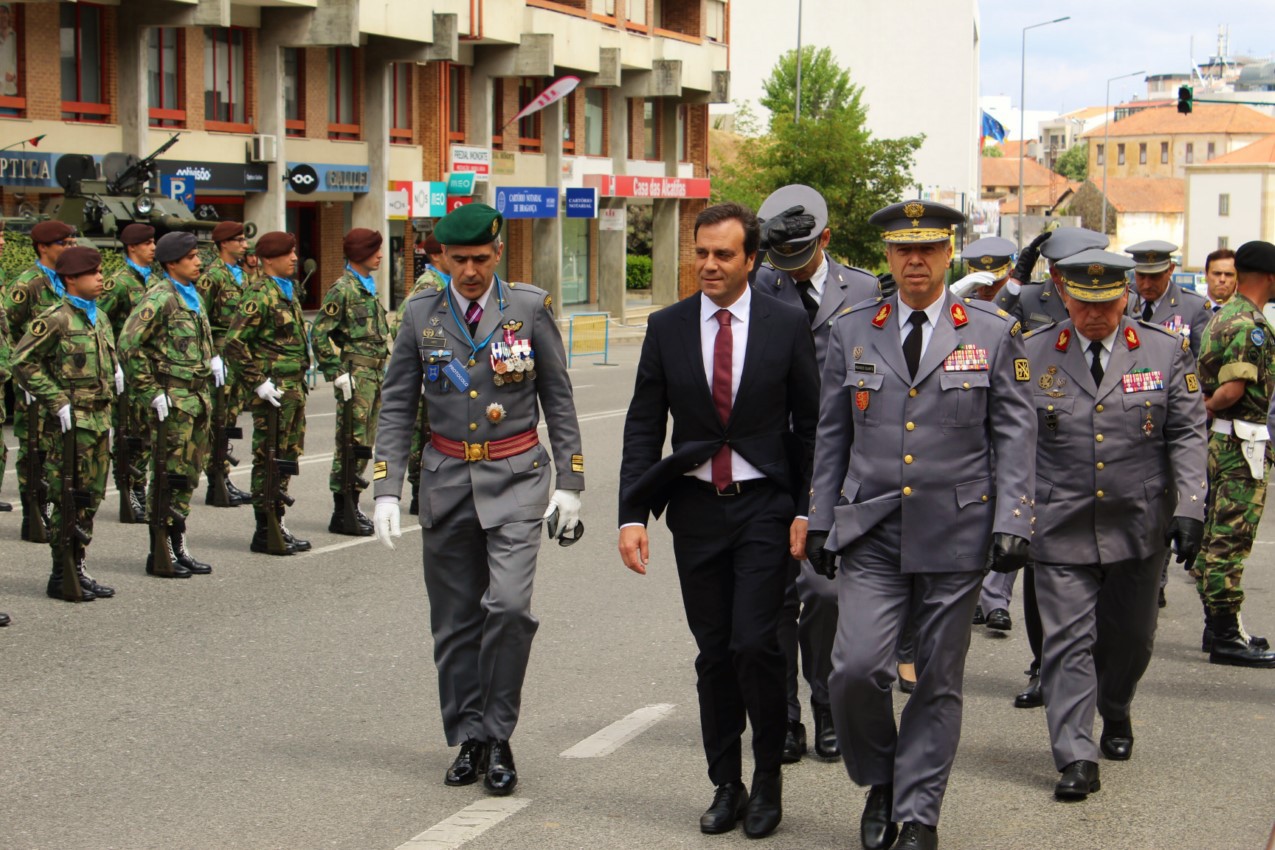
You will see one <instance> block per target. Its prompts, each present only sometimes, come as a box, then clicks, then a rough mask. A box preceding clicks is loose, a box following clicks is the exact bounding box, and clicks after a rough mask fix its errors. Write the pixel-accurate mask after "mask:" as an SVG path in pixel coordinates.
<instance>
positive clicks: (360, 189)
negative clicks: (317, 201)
mask: <svg viewBox="0 0 1275 850" xmlns="http://www.w3.org/2000/svg"><path fill="white" fill-rule="evenodd" d="M303 165H308V167H309V168H312V169H314V175H313V179H315V180H317V181H318V182H317V184H316V185H315V186H314V188H313V190H312V191H315V192H354V193H359V194H361V193H365V192H367V191H369V189H370V188H371V187H370V186H369V181H370V180H371V179H372V170H371V169H370V168H368V167H367V166H366V165H338V164H332V163H320V162H312V163H299V162H289V163H288V173H289V174H293V173H301V174H302V175H303V176H306V177H308V176H310V173H309V172H308V171H306V169H305V168H301V169H298V168H297V166H303ZM290 188H291V189H292V190H293V191H296V190H297V189H298V186H297V185H296V184H295V182H294V183H292V184H291V185H290Z"/></svg>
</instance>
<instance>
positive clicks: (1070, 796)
mask: <svg viewBox="0 0 1275 850" xmlns="http://www.w3.org/2000/svg"><path fill="white" fill-rule="evenodd" d="M1101 787H1102V783H1101V782H1099V781H1098V765H1096V764H1094V763H1093V762H1091V761H1084V760H1081V761H1073V762H1072V763H1071V764H1069V765H1067V766H1066V767H1064V768H1063V770H1062V778H1061V779H1059V780H1058V784H1057V785H1055V786H1054V796H1055V797H1056V798H1058V799H1059V800H1083V799H1085V798H1086V797H1088V796H1089V795H1090V794H1092V793H1094V792H1095V791H1097V790H1098V789H1099V788H1101Z"/></svg>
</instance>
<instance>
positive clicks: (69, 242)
mask: <svg viewBox="0 0 1275 850" xmlns="http://www.w3.org/2000/svg"><path fill="white" fill-rule="evenodd" d="M57 244H59V245H61V246H62V247H63V248H74V247H75V246H76V245H79V244H80V243H79V242H77V241H75V240H74V239H63V240H62V241H61V242H59V243H57Z"/></svg>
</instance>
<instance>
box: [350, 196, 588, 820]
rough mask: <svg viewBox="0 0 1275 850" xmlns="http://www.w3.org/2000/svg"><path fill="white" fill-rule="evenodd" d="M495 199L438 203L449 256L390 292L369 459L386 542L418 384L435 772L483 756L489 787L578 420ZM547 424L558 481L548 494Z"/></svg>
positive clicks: (547, 320) (507, 789)
mask: <svg viewBox="0 0 1275 850" xmlns="http://www.w3.org/2000/svg"><path fill="white" fill-rule="evenodd" d="M501 222H502V219H501V216H500V214H499V213H497V212H496V210H494V209H492V208H491V207H489V206H487V205H486V204H468V205H466V206H463V207H460V208H459V209H457V210H455V211H453V212H451V213H450V214H448V215H447V216H446V217H444V218H443V219H442V220H441V221H439V223H438V225H437V227H436V228H435V230H434V233H435V235H436V236H437V237H438V239H439V241H440V242H442V243H443V246H444V249H445V251H446V253H447V256H448V262H449V268H450V269H451V271H452V279H451V282H450V283H448V284H446V285H444V286H443V287H442V288H437V289H435V288H430V289H425V290H423V291H421V292H418V293H417V294H415V295H413V296H412V297H411V298H409V299H408V300H407V302H406V303H405V305H404V307H403V319H402V326H401V328H400V329H399V332H398V337H397V340H396V343H395V346H394V353H393V355H392V356H391V358H390V366H389V371H388V373H387V374H386V376H385V383H384V386H383V390H382V406H381V414H380V418H379V420H378V436H377V441H376V456H375V464H374V466H373V470H372V479H373V482H374V491H375V495H376V510H375V513H374V516H373V525H374V527H375V530H376V534H377V537H378V538H380V540H381V541H382V542H383V543H385V544H386V545H387V546H390V547H391V548H393V540H392V538H393V537H395V536H398V534H399V496H400V493H401V492H402V487H403V477H404V475H405V474H406V472H407V457H408V449H409V446H410V444H411V440H412V432H413V430H414V429H415V427H416V423H417V411H418V407H419V402H420V400H421V397H422V395H423V396H424V400H425V405H426V407H427V408H428V412H429V424H430V427H431V429H432V431H431V434H430V441H429V444H428V445H426V447H425V450H424V453H423V459H422V462H421V470H422V471H421V476H422V483H423V484H424V485H425V486H424V487H422V489H421V495H422V498H421V503H420V523H421V526H422V529H423V533H422V538H423V544H424V547H423V548H424V563H425V589H426V591H427V592H428V594H429V602H430V628H431V630H432V632H433V635H434V661H435V663H436V665H437V666H438V686H439V694H440V702H441V708H442V715H443V730H444V732H445V734H446V736H447V743H448V744H449V745H450V746H456V745H457V744H460V745H461V748H460V754H459V755H458V756H457V757H456V759H455V761H454V762H453V763H452V765H451V767H450V768H449V769H448V771H447V774H446V776H445V778H444V781H445V782H446V784H448V785H468V784H470V783H472V782H475V781H476V780H477V779H478V776H479V774H480V773H484V772H485V776H484V777H483V783H484V785H485V786H486V788H487V790H488V791H489V792H491V793H492V794H496V795H504V794H509V793H511V792H512V791H513V790H514V786H515V785H516V784H517V782H518V774H517V770H516V768H515V766H514V759H513V751H512V750H511V749H510V746H509V738H510V736H511V735H512V734H513V731H514V726H515V725H516V724H517V722H518V713H519V706H520V702H521V694H522V684H523V678H524V675H525V673H526V669H527V659H528V657H529V656H530V653H531V640H532V637H533V636H534V635H535V633H536V628H537V626H538V625H539V622H538V621H537V620H536V618H535V617H534V616H533V615H532V613H531V589H532V580H533V579H534V577H535V571H536V556H537V554H538V552H539V550H540V529H541V526H542V524H543V521H544V520H548V529H549V533H550V536H551V537H554V536H556V537H558V539H559V542H560V543H562V544H563V545H567V544H568V543H571V542H574V541H575V540H576V539H578V538H579V536H580V534H581V533H582V532H583V526H582V525H580V523H579V517H580V496H579V494H580V491H581V490H583V489H584V455H583V453H582V451H581V448H580V426H579V423H578V422H577V420H576V410H575V402H574V401H573V400H572V390H571V380H570V378H569V377H568V375H567V365H566V354H565V352H564V350H563V346H562V336H561V334H560V333H559V331H558V326H557V324H555V322H554V318H553V314H552V313H551V312H550V310H549V308H550V306H551V304H552V300H551V299H550V297H549V295H548V294H547V293H546V292H545V291H544V290H543V289H538V288H536V287H534V286H529V285H527V284H525V283H512V282H508V281H503V280H500V279H499V278H498V277H497V276H496V274H495V270H496V264H497V263H498V262H499V261H500V254H501V247H502V246H501V243H500V238H499V237H500V225H501ZM540 410H543V411H544V415H545V420H546V421H547V422H548V425H549V441H550V445H551V447H552V455H553V464H552V465H553V467H554V469H556V470H557V487H558V489H557V490H556V491H554V492H553V495H552V497H551V496H550V478H551V473H550V452H549V451H548V450H546V447H545V446H544V445H543V444H542V443H541V442H540V438H539V436H538V434H537V426H538V425H539V423H540Z"/></svg>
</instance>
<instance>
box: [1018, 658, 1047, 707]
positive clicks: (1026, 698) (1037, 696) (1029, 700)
mask: <svg viewBox="0 0 1275 850" xmlns="http://www.w3.org/2000/svg"><path fill="white" fill-rule="evenodd" d="M1027 675H1028V676H1031V679H1030V681H1028V683H1027V690H1025V691H1023V692H1022V693H1021V694H1019V695H1018V696H1016V697H1014V708H1040V707H1041V706H1042V705H1044V704H1045V695H1044V694H1043V693H1042V692H1041V690H1040V670H1038V669H1036V668H1035V667H1033V668H1032V669H1030V670H1028V671H1027Z"/></svg>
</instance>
